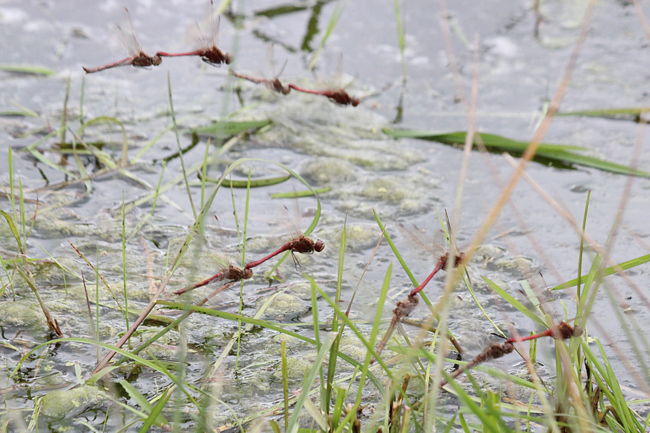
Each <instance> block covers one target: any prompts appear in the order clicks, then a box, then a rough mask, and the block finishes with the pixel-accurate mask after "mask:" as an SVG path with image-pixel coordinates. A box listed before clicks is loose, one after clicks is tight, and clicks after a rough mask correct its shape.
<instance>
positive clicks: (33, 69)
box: [0, 64, 56, 76]
mask: <svg viewBox="0 0 650 433" xmlns="http://www.w3.org/2000/svg"><path fill="white" fill-rule="evenodd" d="M0 71H5V72H12V73H14V74H31V75H44V76H49V75H54V74H56V71H54V70H52V69H49V68H46V67H44V66H34V65H8V64H4V65H0Z"/></svg>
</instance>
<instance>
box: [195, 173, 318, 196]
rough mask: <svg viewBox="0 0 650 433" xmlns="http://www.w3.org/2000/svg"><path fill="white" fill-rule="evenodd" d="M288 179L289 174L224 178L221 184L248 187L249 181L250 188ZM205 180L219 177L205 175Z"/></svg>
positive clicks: (232, 186)
mask: <svg viewBox="0 0 650 433" xmlns="http://www.w3.org/2000/svg"><path fill="white" fill-rule="evenodd" d="M289 179H291V175H286V176H278V177H270V178H267V179H254V180H250V181H249V180H230V179H224V180H223V182H222V183H221V184H222V185H223V186H225V187H227V188H248V185H249V182H250V187H251V188H259V187H263V186H271V185H277V184H279V183H283V182H286V181H288V180H289ZM205 181H206V182H209V183H217V182H219V179H214V178H210V177H206V178H205ZM312 195H313V194H312Z"/></svg>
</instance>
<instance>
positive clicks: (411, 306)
mask: <svg viewBox="0 0 650 433" xmlns="http://www.w3.org/2000/svg"><path fill="white" fill-rule="evenodd" d="M418 302H420V298H419V297H418V296H416V295H415V294H410V295H409V296H408V298H406V300H404V301H399V302H398V303H397V305H396V306H395V309H394V310H393V319H392V320H391V321H390V325H388V329H387V330H386V334H384V338H383V339H382V340H381V342H380V343H379V346H377V351H376V352H377V356H379V355H381V351H382V350H384V347H385V346H386V343H388V340H389V339H390V336H391V335H392V334H393V331H395V328H396V327H397V324H398V323H400V322H401V321H402V320H403V319H405V318H406V317H408V316H409V315H410V314H411V313H412V312H413V310H415V307H417V306H418ZM373 362H375V359H374V358H373V359H371V360H370V363H371V364H372V363H373Z"/></svg>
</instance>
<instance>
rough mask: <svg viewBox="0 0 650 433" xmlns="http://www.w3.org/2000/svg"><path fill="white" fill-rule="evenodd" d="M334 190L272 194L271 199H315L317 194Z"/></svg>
mask: <svg viewBox="0 0 650 433" xmlns="http://www.w3.org/2000/svg"><path fill="white" fill-rule="evenodd" d="M331 190H332V188H316V189H314V190H313V191H292V192H278V193H275V194H271V198H303V197H313V196H315V195H316V194H325V193H326V192H330V191H331Z"/></svg>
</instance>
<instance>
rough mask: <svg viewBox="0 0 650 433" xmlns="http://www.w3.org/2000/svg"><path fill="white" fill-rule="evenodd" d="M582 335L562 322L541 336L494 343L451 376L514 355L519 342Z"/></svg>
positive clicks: (575, 327)
mask: <svg viewBox="0 0 650 433" xmlns="http://www.w3.org/2000/svg"><path fill="white" fill-rule="evenodd" d="M580 335H582V328H580V327H579V326H577V325H576V326H571V325H569V324H568V323H566V322H565V321H561V322H560V323H558V324H557V325H556V326H554V327H552V328H551V329H548V330H546V331H544V332H540V333H539V334H535V335H529V336H527V337H512V338H508V339H507V340H506V341H505V343H501V344H499V343H492V344H490V345H489V346H488V347H487V348H485V350H483V352H481V353H479V354H478V355H476V357H475V358H474V359H472V360H471V361H470V362H468V363H467V364H465V365H464V366H462V367H461V368H460V369H459V370H457V371H455V372H454V373H453V374H452V375H451V377H452V378H454V379H455V378H456V377H458V376H460V375H461V374H463V373H464V372H466V371H467V370H469V369H470V368H473V367H475V366H477V365H478V364H481V363H483V362H486V361H490V360H492V359H497V358H501V357H502V356H505V355H507V354H509V353H512V352H513V351H514V350H515V347H514V344H513V343H516V342H519V341H527V340H535V339H537V338H542V337H553V338H554V339H556V340H568V339H569V338H573V337H579V336H580ZM446 384H447V382H446V381H444V380H443V381H442V382H441V383H440V386H444V385H446Z"/></svg>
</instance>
